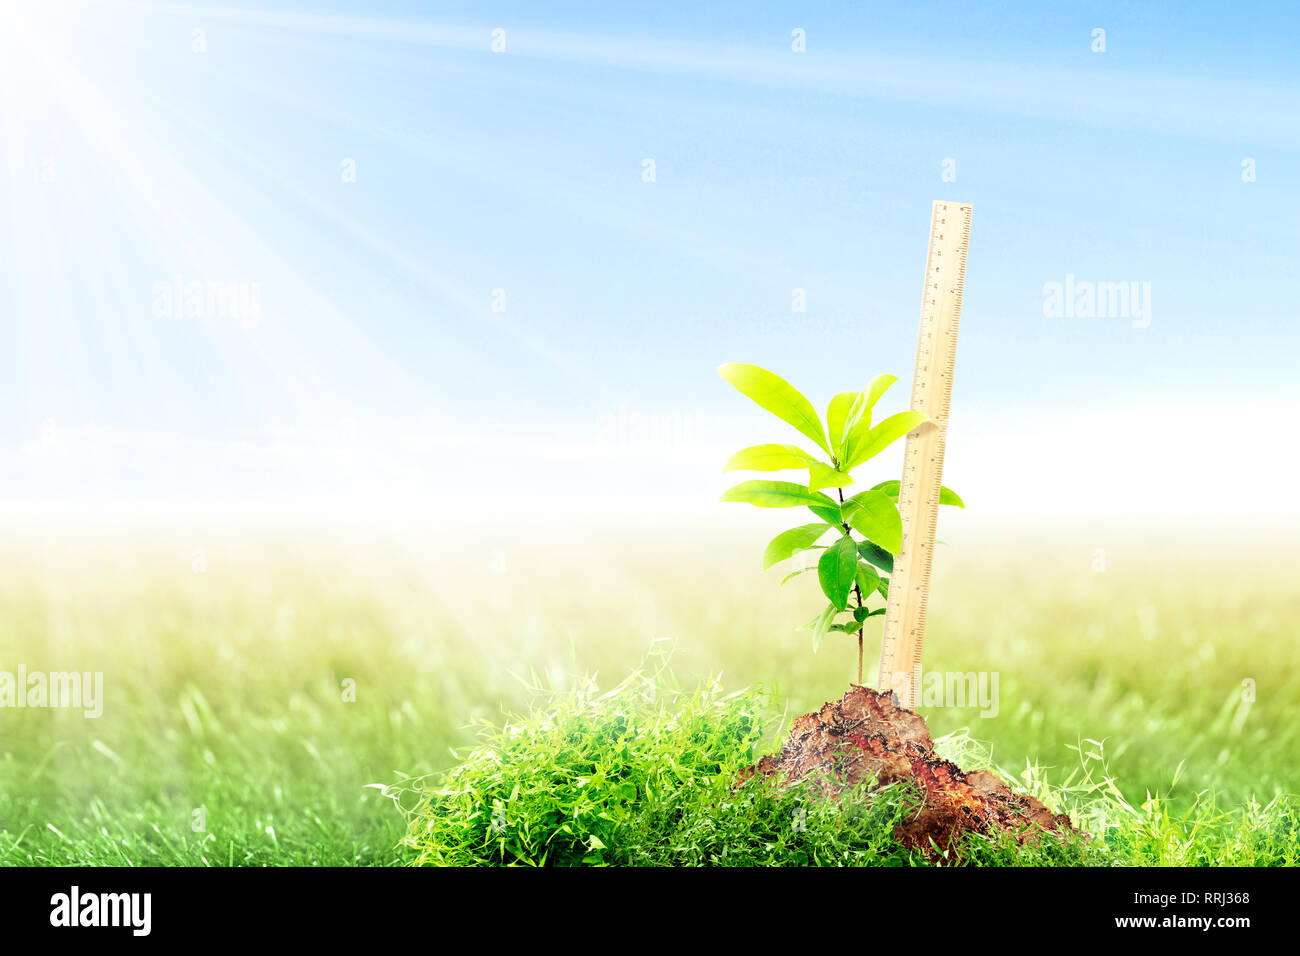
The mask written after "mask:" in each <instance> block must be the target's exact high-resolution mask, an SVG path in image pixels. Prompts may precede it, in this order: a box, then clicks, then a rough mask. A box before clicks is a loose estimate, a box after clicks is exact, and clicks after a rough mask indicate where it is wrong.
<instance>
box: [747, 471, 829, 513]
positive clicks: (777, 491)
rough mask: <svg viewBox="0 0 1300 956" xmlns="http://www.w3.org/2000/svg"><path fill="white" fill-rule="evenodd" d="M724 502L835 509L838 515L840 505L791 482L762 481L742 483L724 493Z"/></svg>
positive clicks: (762, 505) (774, 506)
mask: <svg viewBox="0 0 1300 956" xmlns="http://www.w3.org/2000/svg"><path fill="white" fill-rule="evenodd" d="M722 500H723V501H743V502H746V503H748V504H751V505H756V506H757V507H759V508H796V507H798V506H799V505H808V507H810V508H811V507H814V506H816V507H819V508H833V509H835V513H836V514H838V513H839V505H837V504H836V503H835V501H834V500H833V499H832V498H831V497H830V495H824V494H822V493H821V492H820V491H809V490H808V489H807V488H805V487H804V486H803V485H796V484H794V483H793V482H790V481H764V480H762V479H755V480H754V481H742V482H741V483H740V484H738V485H736V486H735V487H734V488H728V489H727V490H726V491H724V492H723V493H722ZM818 517H820V515H819V516H818Z"/></svg>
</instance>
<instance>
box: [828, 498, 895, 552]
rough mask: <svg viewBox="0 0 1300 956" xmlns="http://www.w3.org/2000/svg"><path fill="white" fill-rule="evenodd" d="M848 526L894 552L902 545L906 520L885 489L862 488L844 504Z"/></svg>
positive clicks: (842, 509)
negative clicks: (904, 520) (867, 489)
mask: <svg viewBox="0 0 1300 956" xmlns="http://www.w3.org/2000/svg"><path fill="white" fill-rule="evenodd" d="M840 510H841V511H842V513H843V514H844V520H845V521H847V522H848V523H849V527H850V528H852V529H853V530H854V531H856V532H857V533H858V534H860V535H862V536H863V537H865V538H868V539H870V540H871V541H874V542H875V543H876V544H878V545H880V546H881V547H882V548H884V549H885V550H886V551H888V552H890V553H891V554H898V551H899V549H900V548H901V547H902V546H903V521H902V519H901V518H899V516H898V505H896V504H894V499H893V498H891V497H889V495H887V494H885V493H884V492H883V491H863V492H861V493H860V494H856V495H854V496H853V497H852V498H850V499H849V500H848V501H846V502H844V504H843V505H842V506H841V509H840Z"/></svg>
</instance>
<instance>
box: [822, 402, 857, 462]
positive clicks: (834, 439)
mask: <svg viewBox="0 0 1300 956" xmlns="http://www.w3.org/2000/svg"><path fill="white" fill-rule="evenodd" d="M858 395H859V393H858V392H840V393H839V394H838V395H836V396H835V397H834V398H832V399H831V403H830V404H829V405H828V406H826V431H827V432H828V433H829V434H830V439H831V448H832V449H833V450H834V451H835V453H836V454H838V453H839V448H840V445H842V444H843V443H844V422H845V420H846V419H847V418H848V417H849V412H850V411H851V410H852V408H853V403H854V402H855V401H857V399H858Z"/></svg>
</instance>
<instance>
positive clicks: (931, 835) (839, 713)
mask: <svg viewBox="0 0 1300 956" xmlns="http://www.w3.org/2000/svg"><path fill="white" fill-rule="evenodd" d="M753 775H758V776H760V777H765V778H769V779H771V780H773V781H774V782H776V783H777V785H778V786H788V785H790V784H793V783H795V782H797V781H807V783H808V784H810V785H811V786H812V787H813V788H814V792H817V791H820V793H821V794H822V795H824V796H827V797H833V798H837V799H838V798H839V797H840V795H841V794H842V793H843V792H844V791H847V790H852V789H854V788H857V787H859V786H860V785H862V784H863V783H864V782H867V783H868V784H870V785H874V786H887V785H889V784H893V783H900V782H901V783H907V784H910V785H911V786H912V787H913V788H914V789H915V790H917V791H918V792H919V793H920V794H921V797H922V804H921V807H920V809H919V811H918V812H917V814H916V815H915V816H914V817H913V818H911V819H910V820H908V821H907V822H906V823H904V824H901V825H900V826H898V827H897V828H896V829H895V833H894V836H895V838H896V839H897V840H898V841H899V842H900V843H902V844H904V845H905V846H908V847H911V848H913V849H916V850H918V851H920V852H921V853H923V854H925V855H926V856H927V857H929V858H931V859H938V858H940V857H941V856H942V855H943V853H944V852H945V851H948V850H949V849H951V848H953V847H954V845H955V844H956V843H957V842H958V841H959V839H960V838H961V837H962V836H963V835H965V834H969V833H977V834H981V835H984V836H991V837H996V836H999V835H1000V834H1009V835H1010V836H1011V837H1013V838H1014V839H1015V840H1016V841H1017V842H1019V843H1022V844H1023V843H1027V842H1029V841H1032V840H1037V839H1040V838H1041V837H1043V836H1044V835H1045V834H1051V836H1052V838H1059V837H1061V836H1065V835H1067V834H1072V835H1078V834H1079V831H1078V830H1076V829H1075V827H1074V826H1073V825H1072V824H1071V823H1070V818H1069V817H1067V816H1065V815H1063V814H1059V813H1053V812H1052V811H1051V810H1049V809H1048V808H1047V807H1046V806H1044V805H1043V804H1042V803H1041V802H1040V801H1038V800H1036V799H1035V798H1034V797H1031V796H1028V795H1027V794H1021V793H1016V792H1015V791H1014V790H1012V789H1011V788H1010V787H1009V786H1007V784H1006V783H1004V782H1003V781H1002V779H1001V778H1000V777H998V776H997V775H996V774H993V773H990V772H989V771H987V770H975V771H972V772H970V773H967V772H965V771H963V770H962V769H961V768H960V767H958V766H957V765H956V764H954V763H952V762H951V761H948V760H944V759H943V758H941V757H940V756H939V755H938V754H937V753H935V750H934V742H933V741H932V740H931V739H930V731H929V728H927V727H926V724H925V718H923V717H921V716H920V715H919V714H917V713H914V712H913V711H910V710H904V709H902V708H900V707H899V706H897V704H896V703H895V698H894V697H893V695H891V694H881V693H877V692H876V691H874V690H872V689H871V688H869V687H860V686H854V687H853V688H852V689H851V690H850V691H849V692H848V693H847V694H845V695H844V696H843V697H842V698H841V699H840V700H837V701H831V702H828V703H826V704H824V705H823V706H822V708H821V710H819V711H816V712H815V713H811V714H804V715H803V716H802V717H800V718H799V719H797V720H796V721H795V722H794V726H793V727H792V728H791V730H790V737H789V739H788V740H787V741H786V743H785V746H784V747H782V748H781V752H780V753H777V754H769V755H767V756H766V757H764V758H763V759H762V760H760V761H759V762H758V763H757V764H756V765H755V766H753V767H751V768H749V769H748V770H747V771H746V772H745V773H744V774H743V775H742V777H743V778H744V779H748V778H749V777H750V776H753ZM871 781H874V784H871V783H870V782H871Z"/></svg>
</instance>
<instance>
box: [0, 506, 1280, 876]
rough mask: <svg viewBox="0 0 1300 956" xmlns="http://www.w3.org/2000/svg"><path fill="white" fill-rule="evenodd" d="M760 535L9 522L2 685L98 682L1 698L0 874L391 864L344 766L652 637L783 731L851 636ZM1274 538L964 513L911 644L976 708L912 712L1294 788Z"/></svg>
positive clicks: (376, 815)
mask: <svg viewBox="0 0 1300 956" xmlns="http://www.w3.org/2000/svg"><path fill="white" fill-rule="evenodd" d="M769 536H770V535H768V534H765V533H764V532H763V531H762V530H761V529H759V530H756V529H753V528H745V529H743V530H737V531H735V532H728V533H727V534H726V535H725V536H723V540H714V541H712V542H711V543H708V544H699V543H692V544H690V545H689V546H680V545H676V544H674V541H675V540H676V536H675V535H674V534H673V533H671V530H670V529H665V528H659V529H656V528H652V527H649V526H646V525H644V524H641V525H628V524H625V525H623V526H621V527H619V528H618V529H613V528H609V527H606V528H604V529H597V528H595V527H594V526H593V527H592V528H589V529H575V528H565V529H554V528H553V529H550V530H544V529H542V528H540V527H530V528H526V529H523V530H518V531H515V532H513V533H508V532H494V531H489V530H484V529H482V528H479V529H476V530H472V531H450V530H447V529H445V528H439V527H429V528H428V529H425V530H423V531H420V532H419V533H417V530H416V529H415V528H414V527H412V528H411V529H408V530H407V532H405V533H403V534H402V535H401V536H385V535H381V534H378V533H372V534H366V535H361V534H356V535H347V536H331V535H326V534H323V533H319V532H316V533H309V532H305V531H302V530H301V529H292V528H282V529H279V530H275V529H262V530H260V531H240V530H236V529H235V528H233V527H232V528H227V529H225V530H224V531H205V532H203V533H199V532H196V531H195V530H194V529H189V528H186V529H176V528H172V529H164V530H160V531H156V532H152V533H150V534H144V533H143V532H137V531H132V532H114V531H111V530H108V529H105V530H103V531H100V532H93V533H92V532H90V531H81V532H75V533H74V532H71V531H64V532H52V531H49V530H30V529H28V530H23V529H15V530H14V531H13V532H12V533H9V534H7V535H6V536H5V538H4V540H5V542H6V544H5V548H4V553H3V554H2V555H0V671H10V672H12V671H15V670H16V669H17V667H18V666H19V665H20V664H25V665H26V667H27V668H28V670H29V671H37V670H43V671H64V670H77V671H102V672H103V674H104V685H105V704H104V712H103V715H102V717H100V718H98V719H87V718H85V717H84V716H83V715H82V714H81V713H80V712H79V711H70V710H51V709H46V710H36V709H21V710H20V709H7V708H6V709H0V863H4V864H9V865H41V864H86V865H102V864H137V865H150V864H152V865H158V864H163V865H168V864H194V865H232V864H233V865H264V864H265V865H281V864H325V865H354V864H363V865H382V864H393V863H399V862H403V861H405V860H406V859H408V857H407V855H406V854H407V851H403V850H400V849H398V841H399V839H400V838H401V836H402V833H403V829H404V821H403V820H402V818H401V816H400V815H399V814H397V813H396V812H395V809H394V807H393V805H392V803H391V802H390V801H388V800H386V799H385V798H384V796H383V794H382V793H380V792H379V791H377V790H375V789H372V788H367V786H366V785H367V784H372V783H390V782H393V781H394V780H395V779H397V778H396V776H395V774H396V773H399V772H400V773H405V774H423V773H428V772H430V771H433V770H437V769H440V768H444V767H447V766H449V765H450V764H451V763H453V761H454V757H453V755H452V753H451V748H453V747H456V746H464V745H466V744H469V743H471V742H472V741H473V740H474V739H475V734H476V729H475V727H474V726H473V724H474V723H475V722H476V721H487V722H488V723H490V724H499V722H500V720H501V717H502V711H503V708H510V709H523V708H526V707H527V706H528V703H529V700H530V692H529V690H528V688H527V686H526V685H527V684H528V683H529V682H543V683H550V684H553V685H554V684H558V685H564V684H565V683H566V682H572V681H575V680H578V679H581V677H582V675H585V674H589V673H591V672H596V673H598V674H599V675H600V679H601V681H602V682H605V681H607V682H608V683H609V684H610V685H611V686H612V685H613V684H615V683H617V682H618V681H619V680H620V679H621V678H622V677H623V676H625V675H626V674H627V673H628V672H629V671H630V670H632V669H634V668H635V667H636V666H637V665H638V663H639V662H641V661H642V660H643V658H644V657H645V655H646V653H647V650H648V648H649V647H650V646H651V644H652V642H654V641H656V640H662V641H664V642H666V643H667V644H671V645H672V646H673V647H674V650H673V655H672V658H671V667H672V670H673V673H674V674H675V676H676V678H677V680H678V681H679V682H680V683H681V684H683V685H686V686H690V685H692V684H693V683H695V682H698V681H702V680H706V679H708V678H711V677H712V676H715V675H717V674H721V679H722V684H723V686H724V687H725V688H727V689H729V690H733V689H740V688H742V687H745V686H749V685H754V684H762V685H764V686H765V687H766V688H767V689H768V690H771V691H776V692H777V693H778V694H779V696H780V699H781V700H782V701H783V703H784V706H785V717H786V718H787V720H788V719H789V718H792V717H793V716H794V715H797V714H798V713H801V712H803V711H805V710H808V709H810V708H812V707H815V706H816V705H818V704H820V703H821V702H822V701H824V700H827V699H831V698H834V697H838V696H839V695H840V694H842V693H843V691H844V690H845V689H846V687H847V682H848V680H849V679H850V678H851V676H852V675H853V669H854V664H855V653H856V652H855V651H854V650H853V649H851V648H850V646H849V644H848V642H847V641H844V642H843V643H841V644H836V643H835V642H834V641H833V640H831V639H828V641H827V644H826V646H825V647H824V648H823V650H822V651H821V653H819V654H817V655H816V656H814V655H813V654H812V653H811V651H810V648H809V639H808V635H807V633H806V632H802V633H800V632H796V631H795V630H794V628H795V627H796V626H797V625H799V624H802V623H804V622H805V621H806V620H807V619H808V618H809V617H810V616H811V615H812V614H813V612H814V611H815V610H816V608H817V599H816V598H815V597H814V594H813V592H814V591H815V588H816V585H815V583H812V582H810V581H808V580H807V578H804V579H800V580H796V581H794V582H791V583H790V584H789V585H787V586H786V587H785V588H782V589H778V588H777V586H776V582H777V580H779V574H778V573H777V572H776V571H775V570H773V571H769V572H766V573H762V572H760V571H759V570H758V564H759V562H758V555H759V554H760V553H761V548H762V545H763V543H764V542H765V541H766V539H767V537H769ZM715 537H716V536H715ZM689 540H690V541H692V542H698V541H699V540H700V538H699V537H698V536H697V535H693V536H691V537H690V538H689ZM706 540H707V539H706ZM412 542H419V543H412ZM1098 548H1104V554H1103V555H1100V556H1099V555H1098V553H1097V549H1098ZM196 549H201V553H199V552H196ZM1297 550H1298V549H1297V548H1296V547H1295V546H1294V545H1292V544H1290V543H1289V542H1288V541H1287V540H1286V538H1285V537H1284V536H1281V535H1279V536H1276V537H1275V538H1272V539H1268V538H1259V539H1255V540H1250V541H1244V542H1240V543H1239V547H1238V550H1237V551H1236V552H1235V553H1234V552H1232V551H1230V550H1229V549H1228V548H1226V547H1225V546H1222V545H1221V543H1215V542H1206V541H1204V540H1195V539H1192V538H1191V537H1190V536H1188V537H1187V538H1178V539H1175V538H1168V537H1165V536H1162V535H1157V534H1139V533H1137V532H1136V531H1132V532H1129V533H1127V534H1124V533H1121V534H1110V535H1102V534H1101V533H1100V532H1099V531H1098V530H1097V529H1082V530H1079V529H1076V530H1057V531H1048V530H1040V531H1037V532H1033V533H1022V534H1017V535H1013V536H1008V535H1005V534H1002V533H999V532H996V531H993V530H989V531H982V532H981V531H974V530H971V529H964V531H963V534H962V535H961V536H960V540H954V542H953V545H952V546H951V547H948V548H946V549H942V550H941V553H940V555H939V557H938V560H937V562H936V569H935V574H936V580H935V589H934V597H933V600H932V605H931V611H930V631H929V638H928V642H927V647H926V661H927V666H929V667H930V668H932V669H935V670H945V671H963V672H964V671H997V672H998V673H999V675H1000V678H999V690H1000V700H999V713H998V715H997V716H996V717H994V718H988V719H986V718H981V717H980V716H979V713H978V710H977V709H976V708H966V709H956V708H954V709H933V710H930V711H928V712H926V716H927V718H928V720H929V722H930V724H931V727H932V730H933V731H934V733H935V734H936V736H937V735H939V734H943V733H948V732H952V731H955V730H958V729H960V728H963V727H964V728H968V730H969V734H970V736H971V737H973V738H974V739H975V740H976V741H979V742H980V743H982V744H984V745H986V746H987V747H989V748H991V750H992V759H993V761H994V762H995V763H996V764H998V765H1000V766H1002V767H1004V768H1008V769H1011V770H1016V769H1021V768H1024V767H1026V765H1032V766H1034V767H1036V768H1037V771H1036V774H1037V777H1036V779H1037V778H1041V779H1044V780H1046V781H1048V782H1049V783H1053V782H1055V783H1058V784H1059V783H1060V782H1063V781H1064V780H1065V779H1066V778H1067V777H1068V775H1069V774H1070V772H1071V770H1073V769H1074V768H1076V767H1077V766H1078V764H1079V755H1078V754H1077V753H1076V752H1074V751H1072V750H1070V749H1069V748H1070V746H1071V745H1077V744H1078V743H1079V742H1080V740H1081V739H1084V738H1091V739H1094V740H1104V741H1105V755H1106V757H1107V760H1108V763H1109V767H1110V771H1111V773H1112V774H1113V775H1114V777H1115V780H1116V781H1117V783H1118V786H1119V787H1120V789H1121V790H1122V791H1123V793H1124V795H1125V797H1126V798H1127V799H1129V800H1130V801H1132V802H1134V803H1140V802H1141V801H1142V800H1144V799H1145V797H1146V795H1147V794H1162V795H1165V796H1167V797H1168V798H1169V806H1170V807H1171V808H1175V809H1177V808H1179V807H1188V806H1191V804H1192V803H1193V802H1194V801H1195V800H1196V797H1197V794H1198V793H1200V792H1203V791H1209V792H1211V793H1213V795H1214V797H1215V800H1216V801H1217V803H1218V806H1220V807H1226V808H1231V807H1235V806H1238V805H1240V804H1243V803H1245V802H1246V801H1249V800H1251V799H1252V798H1253V799H1256V800H1258V801H1260V802H1267V801H1268V800H1269V799H1270V798H1271V797H1272V796H1274V795H1276V794H1280V793H1296V792H1300V764H1298V762H1297V759H1296V754H1297V753H1300V721H1298V720H1297V717H1298V716H1300V643H1298V642H1297V640H1296V638H1297V630H1298V629H1300V623H1298V622H1300V587H1298V586H1297V585H1296V583H1295V580H1294V577H1293V573H1294V568H1295V567H1296V566H1297V560H1296V559H1297V557H1300V555H1298V554H1297ZM1229 558H1231V559H1229ZM1099 562H1104V570H1099V569H1098V568H1099ZM875 623H876V627H875V632H874V633H876V634H878V632H879V622H878V621H877V622H875ZM870 633H872V632H869V634H870ZM867 650H868V653H867V660H868V668H869V670H870V669H871V668H873V667H874V657H875V653H876V650H877V645H876V643H875V641H871V642H869V644H868V649H867ZM868 679H870V677H869V676H868ZM345 681H353V682H355V684H354V687H355V701H354V702H353V701H348V700H346V699H345V696H346V695H345V690H346V687H347V685H346V684H345ZM1248 681H1249V682H1253V695H1252V694H1251V693H1245V692H1244V691H1245V689H1246V687H1247V686H1248V685H1246V684H1244V683H1243V682H1248ZM1252 696H1253V700H1251V699H1250V698H1251V697H1252ZM777 716H778V717H779V716H780V715H777ZM200 811H201V812H200ZM200 823H201V825H202V828H201V829H196V827H198V826H199V824H200Z"/></svg>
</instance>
